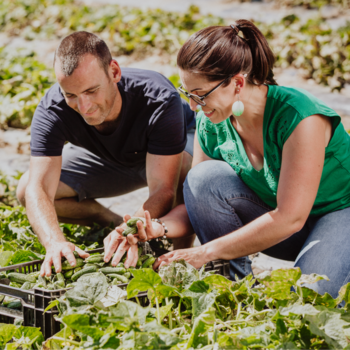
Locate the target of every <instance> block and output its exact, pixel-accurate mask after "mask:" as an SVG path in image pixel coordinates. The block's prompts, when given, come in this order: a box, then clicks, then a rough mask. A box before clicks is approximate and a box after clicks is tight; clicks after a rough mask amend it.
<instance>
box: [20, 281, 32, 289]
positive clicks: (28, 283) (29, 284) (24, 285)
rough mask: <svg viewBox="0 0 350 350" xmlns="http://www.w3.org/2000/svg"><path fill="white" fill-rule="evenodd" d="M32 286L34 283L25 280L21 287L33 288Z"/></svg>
mask: <svg viewBox="0 0 350 350" xmlns="http://www.w3.org/2000/svg"><path fill="white" fill-rule="evenodd" d="M31 287H32V283H30V282H25V283H23V284H22V287H21V289H24V290H29V289H31Z"/></svg>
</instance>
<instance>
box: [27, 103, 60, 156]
mask: <svg viewBox="0 0 350 350" xmlns="http://www.w3.org/2000/svg"><path fill="white" fill-rule="evenodd" d="M65 141H66V138H65V135H64V132H63V125H62V121H61V120H60V119H59V117H58V116H56V115H55V113H53V112H52V111H50V110H47V109H45V108H44V107H43V106H41V104H39V105H38V107H37V108H36V110H35V113H34V117H33V121H32V126H31V141H30V149H31V155H32V156H36V157H40V156H49V157H50V156H51V157H54V156H60V155H62V149H63V146H64V143H65Z"/></svg>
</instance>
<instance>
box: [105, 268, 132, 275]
mask: <svg viewBox="0 0 350 350" xmlns="http://www.w3.org/2000/svg"><path fill="white" fill-rule="evenodd" d="M99 271H100V272H102V273H104V274H105V275H108V274H111V273H117V274H118V275H122V274H124V273H125V272H126V269H125V268H124V267H102V268H101V269H100V270H99Z"/></svg>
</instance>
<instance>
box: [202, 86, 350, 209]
mask: <svg viewBox="0 0 350 350" xmlns="http://www.w3.org/2000/svg"><path fill="white" fill-rule="evenodd" d="M314 114H322V115H325V116H327V117H330V118H332V125H333V131H334V133H333V136H332V139H331V141H330V142H329V145H328V146H327V147H326V150H325V151H326V153H325V161H324V166H323V172H322V177H321V183H320V187H319V189H318V192H317V197H316V200H315V203H314V205H313V207H312V210H311V215H322V214H325V213H329V212H332V211H336V210H339V209H343V208H347V207H350V136H349V135H348V133H347V132H346V131H345V130H344V127H343V124H342V123H341V122H340V116H339V115H338V114H337V113H335V112H334V111H333V110H332V109H331V108H329V107H327V106H326V105H325V104H324V103H323V102H322V101H321V100H319V99H317V98H315V97H314V96H313V95H311V94H310V93H308V92H307V91H305V90H303V89H297V88H292V87H283V86H276V85H268V94H267V101H266V107H265V113H264V122H263V136H264V167H263V169H261V170H260V171H257V170H255V169H254V167H253V166H252V165H251V163H250V160H249V158H248V156H247V154H246V152H245V149H244V146H243V143H242V141H241V138H240V136H239V134H238V133H237V131H236V129H235V128H234V127H233V125H232V124H231V122H230V118H228V119H226V120H224V121H223V122H221V123H219V124H213V123H212V122H211V121H210V120H209V119H208V118H207V117H206V116H205V115H204V113H203V112H200V113H198V115H197V134H198V141H199V144H200V145H201V147H202V149H203V151H204V153H205V154H207V155H208V156H209V157H211V158H213V159H218V160H223V161H225V162H227V163H228V164H230V165H231V167H232V168H233V169H234V170H235V172H236V173H237V175H238V176H239V177H240V178H241V179H242V181H243V182H244V183H245V184H246V185H247V186H248V187H249V188H251V189H252V190H253V191H254V192H255V193H256V194H257V195H258V196H259V197H260V198H261V199H262V200H263V201H264V202H265V203H267V204H268V205H270V206H271V207H273V208H276V207H277V201H276V197H277V187H278V180H279V176H280V170H281V161H282V149H283V145H284V143H285V142H286V141H287V139H288V137H289V136H290V135H291V133H292V132H293V130H294V129H295V128H296V126H297V125H298V123H299V122H300V121H301V120H303V119H304V118H306V117H308V116H310V115H314Z"/></svg>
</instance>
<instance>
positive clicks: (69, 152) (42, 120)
mask: <svg viewBox="0 0 350 350" xmlns="http://www.w3.org/2000/svg"><path fill="white" fill-rule="evenodd" d="M54 68H55V73H56V78H57V83H56V84H55V85H54V86H53V87H52V88H51V89H50V90H49V91H48V92H47V93H46V95H45V96H44V98H43V99H42V100H41V102H40V103H39V105H38V107H37V109H36V111H35V114H34V118H33V122H32V127H31V134H32V140H31V160H30V169H29V171H28V172H27V173H25V174H24V175H23V177H22V178H21V180H20V183H19V186H18V189H17V196H18V198H19V200H20V202H21V203H22V204H23V205H25V206H26V209H27V214H28V218H29V220H30V223H31V224H32V226H33V229H34V231H35V232H36V234H37V235H38V237H39V239H40V241H41V242H42V244H43V245H44V246H45V248H46V257H45V261H44V263H43V266H42V270H41V273H42V275H44V274H46V275H48V276H49V275H50V274H51V266H52V264H53V265H54V266H55V269H56V271H57V272H59V271H60V270H61V257H63V256H64V257H66V258H67V260H68V261H69V263H70V264H71V265H72V266H75V265H74V264H75V258H74V255H73V251H74V250H76V251H77V252H78V253H79V255H80V256H81V257H83V258H85V257H87V256H88V254H87V253H84V252H83V251H81V250H80V249H79V248H77V247H75V246H74V245H73V244H72V243H69V242H67V241H66V240H65V238H64V236H63V234H62V232H61V230H60V228H59V224H58V221H62V222H69V223H78V224H82V225H91V224H92V223H94V222H97V223H99V224H101V225H104V226H107V225H109V224H110V223H111V222H113V223H114V224H115V225H120V224H122V222H123V219H122V218H121V217H120V216H119V215H117V214H115V213H113V212H112V211H110V210H108V209H107V208H105V207H103V206H102V205H101V204H99V203H98V202H97V201H95V198H101V197H111V196H117V195H121V194H125V193H128V192H130V191H133V190H136V189H138V188H141V187H144V186H147V185H148V187H149V198H148V199H147V201H146V202H145V203H144V204H143V206H142V207H141V208H140V209H139V210H138V211H137V212H136V213H135V214H134V216H137V217H144V215H145V214H144V211H145V210H147V211H148V212H149V213H150V215H151V216H152V217H154V218H157V217H160V216H162V215H164V214H166V213H167V212H168V211H170V209H171V208H172V207H173V206H174V204H175V199H176V192H177V188H178V184H180V186H179V192H182V183H183V181H184V179H185V177H186V174H187V172H188V170H189V169H190V166H191V161H192V157H191V153H192V147H193V137H190V138H189V141H188V142H187V145H186V140H187V138H186V130H190V129H191V128H192V129H193V127H194V124H195V116H194V113H193V112H192V111H191V110H190V108H189V106H188V105H187V104H186V103H185V102H182V100H181V98H180V97H179V95H178V93H177V92H176V90H175V88H174V87H173V86H172V84H171V83H170V82H169V81H168V80H167V79H166V78H165V77H163V76H162V75H161V74H159V73H156V72H152V71H146V70H139V69H130V68H124V69H120V67H119V65H118V63H117V61H115V60H113V59H112V57H111V54H110V51H109V49H108V47H107V45H106V44H105V43H104V41H103V40H101V39H100V38H98V37H97V36H96V35H94V34H91V33H87V32H76V33H73V34H71V35H69V36H68V37H66V38H65V39H63V40H62V42H61V43H60V45H59V47H58V49H57V51H56V53H55V60H54ZM190 136H193V134H192V135H190ZM67 141H69V142H70V143H67V144H66V145H65V143H66V142H67ZM191 141H192V145H191ZM185 147H186V149H185ZM147 211H146V212H147ZM147 215H148V213H147ZM57 218H58V219H57ZM122 225H125V224H122ZM104 244H105V260H109V259H110V258H111V257H112V254H113V253H114V252H115V250H116V249H117V254H115V255H116V256H121V255H122V254H123V253H124V252H125V251H126V250H128V259H127V261H126V265H127V266H128V265H129V266H130V265H131V264H134V263H135V259H136V258H135V257H136V256H137V246H136V245H131V246H130V245H129V244H128V242H127V240H126V239H124V238H123V237H121V235H120V234H119V233H118V232H117V231H116V230H114V231H112V233H111V234H110V235H109V236H108V237H107V238H105V241H104ZM129 248H130V249H129ZM117 260H118V259H117V258H116V257H115V258H114V260H113V264H116V263H117Z"/></svg>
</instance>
